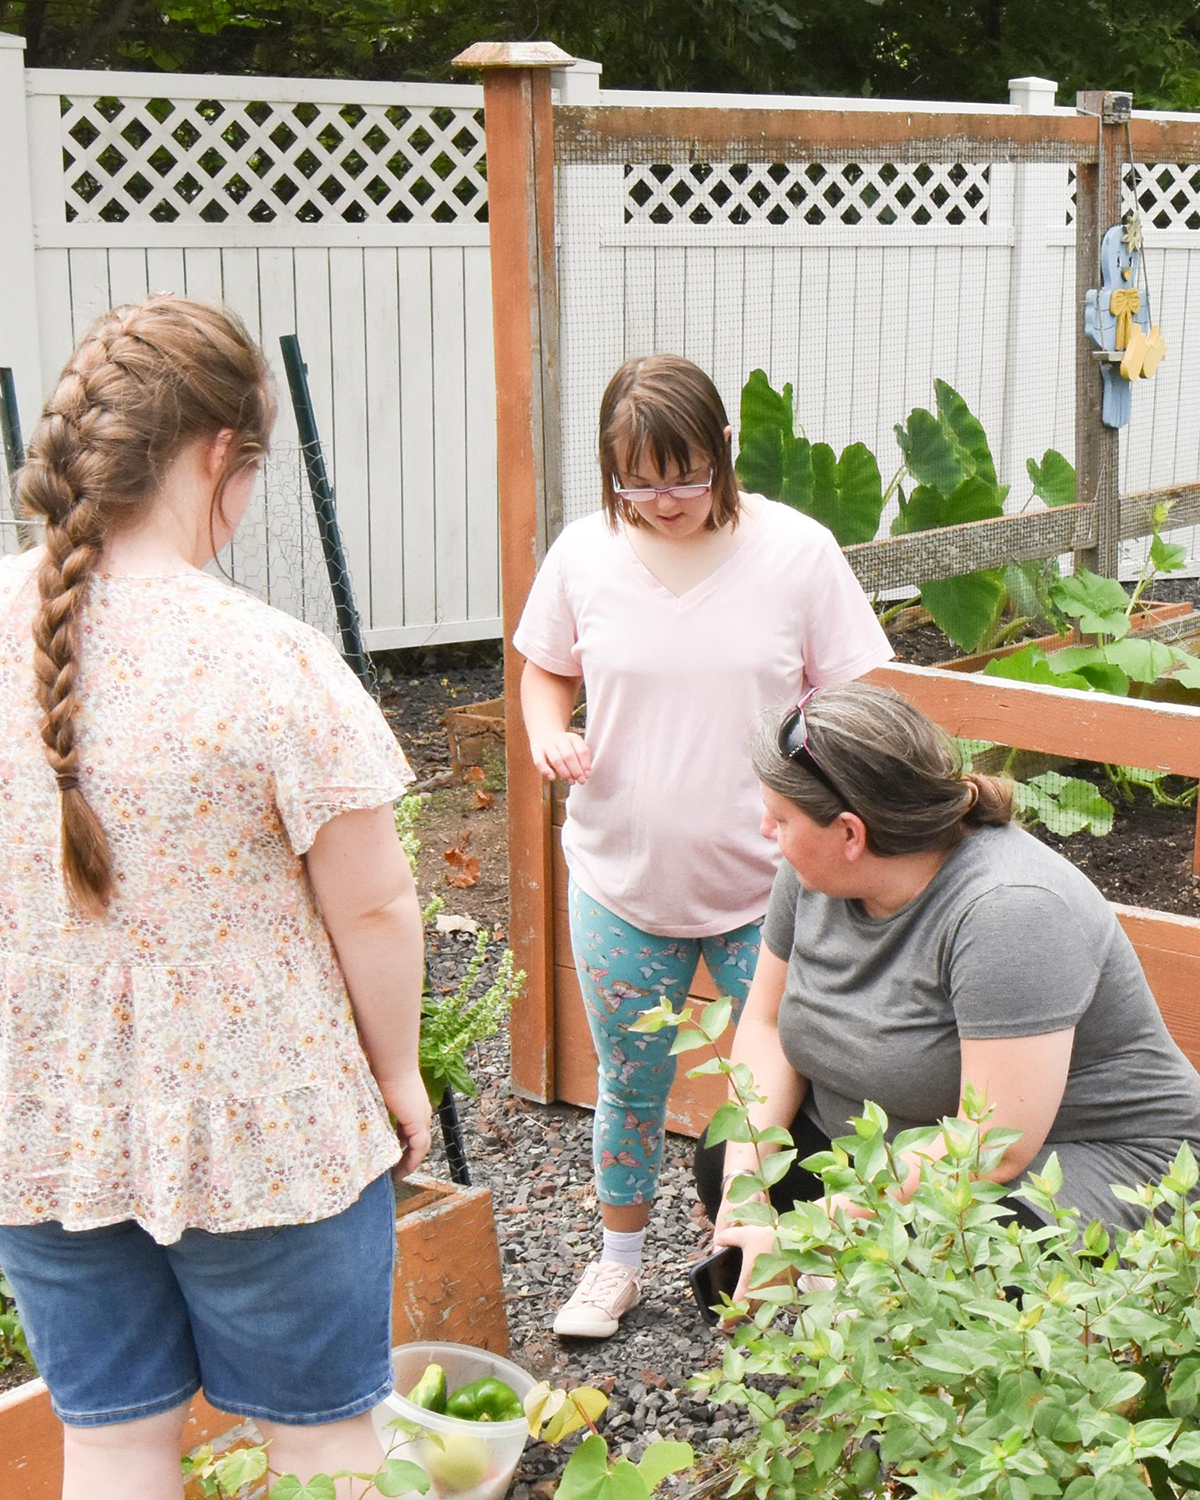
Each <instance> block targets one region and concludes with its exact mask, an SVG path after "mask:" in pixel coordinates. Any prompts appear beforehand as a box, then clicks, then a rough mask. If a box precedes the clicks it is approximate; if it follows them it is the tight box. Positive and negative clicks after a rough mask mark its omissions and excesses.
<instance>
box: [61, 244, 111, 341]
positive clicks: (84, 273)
mask: <svg viewBox="0 0 1200 1500" xmlns="http://www.w3.org/2000/svg"><path fill="white" fill-rule="evenodd" d="M111 306H112V294H111V292H110V291H109V285H108V252H107V251H106V250H79V251H76V252H75V253H74V254H73V255H72V256H71V343H72V345H74V344H77V343H78V342H79V340H80V339H81V338H82V337H83V335H84V334H85V333H86V332H87V330H88V329H89V328H90V327H91V325H92V324H93V323H94V322H95V321H96V319H97V318H98V317H99V316H100V315H101V313H104V312H107V311H108V309H109V308H110V307H111Z"/></svg>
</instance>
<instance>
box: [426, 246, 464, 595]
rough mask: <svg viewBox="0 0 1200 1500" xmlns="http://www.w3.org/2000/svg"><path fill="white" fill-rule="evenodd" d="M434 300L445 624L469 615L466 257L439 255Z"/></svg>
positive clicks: (440, 588) (439, 554)
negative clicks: (464, 298) (464, 266)
mask: <svg viewBox="0 0 1200 1500" xmlns="http://www.w3.org/2000/svg"><path fill="white" fill-rule="evenodd" d="M430 293H431V296H432V299H433V404H434V426H433V440H434V456H433V466H434V501H435V506H436V512H435V513H436V515H437V531H436V552H435V556H436V558H437V612H438V618H439V619H459V620H461V619H464V618H465V617H466V615H467V493H466V492H467V469H466V452H465V449H464V447H463V441H462V434H463V431H464V429H465V427H466V409H465V404H464V403H465V394H466V351H465V348H464V344H465V338H466V330H465V328H464V326H463V270H462V253H461V251H460V252H457V253H456V252H454V251H450V250H434V251H432V252H431V260H430Z"/></svg>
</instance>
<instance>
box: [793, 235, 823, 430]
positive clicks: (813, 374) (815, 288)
mask: <svg viewBox="0 0 1200 1500" xmlns="http://www.w3.org/2000/svg"><path fill="white" fill-rule="evenodd" d="M800 266H801V274H800V328H801V337H802V340H803V342H802V343H801V346H800V358H799V360H798V361H797V364H796V373H795V375H794V376H793V377H792V381H793V384H794V385H795V394H794V395H793V397H792V400H793V403H794V407H795V413H796V421H797V423H798V424H799V425H800V426H801V427H803V428H804V431H805V432H806V433H807V434H808V436H809V437H810V438H812V437H815V436H820V438H821V441H822V442H824V441H826V439H825V436H824V434H825V433H826V431H827V430H828V428H827V425H826V421H825V412H826V408H825V382H824V379H823V376H822V372H823V371H824V369H825V365H826V354H827V350H828V339H829V251H828V250H827V249H825V248H818V249H814V250H810V251H805V252H802V259H801V263H800Z"/></svg>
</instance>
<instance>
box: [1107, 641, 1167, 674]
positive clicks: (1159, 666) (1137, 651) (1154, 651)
mask: <svg viewBox="0 0 1200 1500" xmlns="http://www.w3.org/2000/svg"><path fill="white" fill-rule="evenodd" d="M1104 656H1105V659H1106V660H1107V661H1109V662H1111V663H1112V665H1113V666H1115V667H1120V669H1121V670H1122V672H1124V673H1125V674H1126V675H1127V676H1128V677H1132V678H1133V680H1134V682H1157V681H1158V679H1159V678H1160V677H1162V676H1163V675H1164V674H1165V673H1166V672H1168V671H1169V670H1170V669H1171V667H1173V666H1174V665H1175V656H1174V653H1173V652H1172V650H1171V648H1170V646H1164V645H1163V644H1162V642H1161V641H1150V640H1146V639H1145V637H1143V636H1136V635H1129V636H1126V637H1125V639H1124V640H1121V641H1112V642H1111V643H1110V644H1109V645H1107V646H1105V648H1104Z"/></svg>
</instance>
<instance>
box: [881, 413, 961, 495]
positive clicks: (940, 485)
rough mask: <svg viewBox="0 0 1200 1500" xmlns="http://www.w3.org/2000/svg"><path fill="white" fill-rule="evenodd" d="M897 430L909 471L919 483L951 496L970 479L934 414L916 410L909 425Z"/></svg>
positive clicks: (909, 420)
mask: <svg viewBox="0 0 1200 1500" xmlns="http://www.w3.org/2000/svg"><path fill="white" fill-rule="evenodd" d="M895 431H896V441H897V442H898V443H899V444H900V452H901V453H903V455H904V462H905V463H906V464H907V465H908V471H909V473H910V474H912V476H913V478H914V479H916V480H917V482H918V483H919V484H926V485H930V486H932V488H934V489H936V490H940V491H941V492H942V494H944V495H948V494H950V492H951V491H952V490H954V489H956V488H957V486H958V485H959V484H961V483H962V481H963V479H965V478H966V477H967V476H966V474H965V472H964V470H963V466H962V464H961V463H960V462H959V458H958V454H957V452H956V451H955V447H954V444H953V443H952V442H951V440H950V437H949V435H948V434H947V432H946V429H945V428H944V427H943V426H942V424H941V423H940V422H939V421H938V419H937V418H936V417H935V416H934V415H933V413H932V412H931V411H926V410H925V408H924V407H923V406H917V407H914V408H913V410H912V411H911V412H910V413H909V416H908V424H907V426H901V425H899V424H898V425H897V427H896V429H895Z"/></svg>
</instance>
